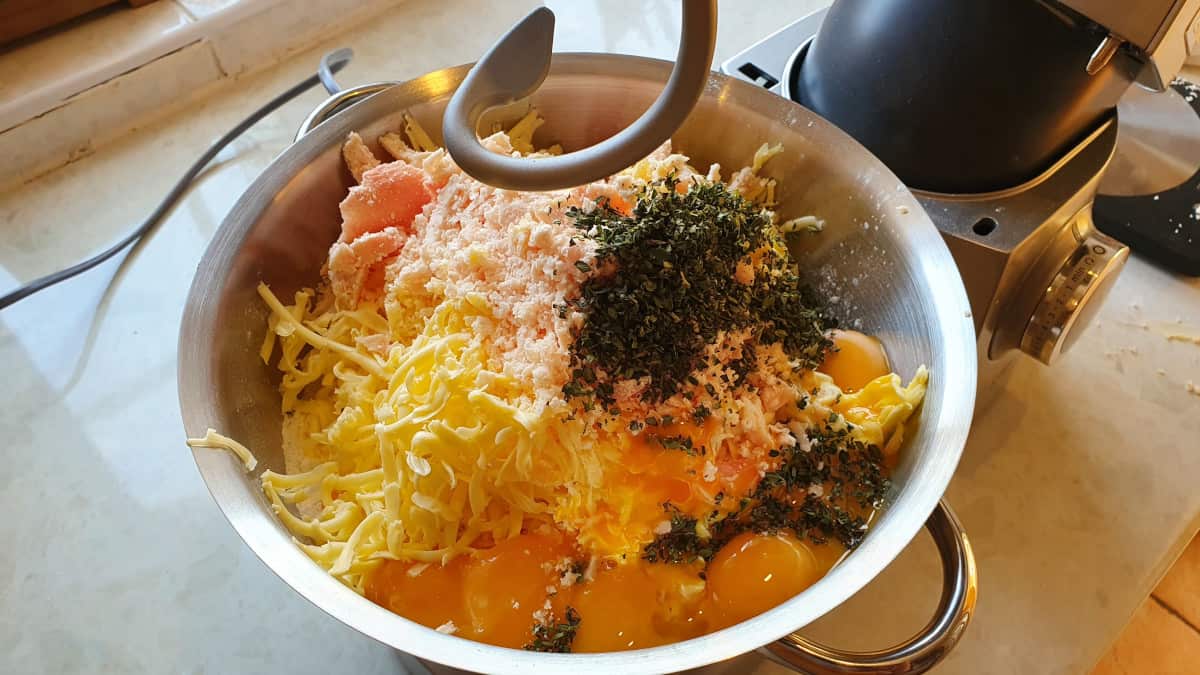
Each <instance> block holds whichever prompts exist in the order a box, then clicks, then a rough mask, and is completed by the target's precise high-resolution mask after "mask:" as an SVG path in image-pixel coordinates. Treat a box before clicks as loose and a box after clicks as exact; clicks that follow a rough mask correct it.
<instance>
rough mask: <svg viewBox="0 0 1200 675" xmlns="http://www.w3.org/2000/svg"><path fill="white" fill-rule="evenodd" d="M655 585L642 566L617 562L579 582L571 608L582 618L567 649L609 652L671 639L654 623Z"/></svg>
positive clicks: (664, 642)
mask: <svg viewBox="0 0 1200 675" xmlns="http://www.w3.org/2000/svg"><path fill="white" fill-rule="evenodd" d="M658 590H659V589H658V585H657V584H656V583H655V581H654V579H653V578H651V576H650V575H649V574H647V571H646V569H645V567H644V566H643V565H640V564H629V565H618V566H616V567H614V568H613V569H609V570H604V571H603V572H601V573H599V574H597V575H596V578H595V579H594V580H592V581H589V582H587V583H584V584H581V585H580V586H579V587H578V590H577V591H576V594H575V598H574V605H573V606H574V607H575V609H576V610H577V611H578V612H579V616H580V617H587V618H585V619H582V620H581V621H580V624H579V630H578V632H577V633H576V634H575V641H574V642H573V643H572V644H571V651H575V652H611V651H620V650H624V649H641V648H643V647H654V646H656V645H661V644H666V643H668V642H671V638H669V637H667V636H664V635H662V634H661V633H660V632H659V631H658V630H656V629H655V626H654V613H655V608H656V603H657V600H658Z"/></svg>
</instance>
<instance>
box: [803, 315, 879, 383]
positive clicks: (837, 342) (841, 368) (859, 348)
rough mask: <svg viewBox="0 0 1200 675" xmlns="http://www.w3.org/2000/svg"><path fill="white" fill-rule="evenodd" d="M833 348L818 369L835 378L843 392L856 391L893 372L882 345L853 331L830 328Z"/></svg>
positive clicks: (867, 336)
mask: <svg viewBox="0 0 1200 675" xmlns="http://www.w3.org/2000/svg"><path fill="white" fill-rule="evenodd" d="M829 339H830V340H832V341H833V347H834V348H833V349H832V350H830V351H829V353H828V354H826V355H825V360H824V361H823V362H822V363H821V365H820V367H818V368H817V370H819V371H820V372H822V373H825V374H826V375H828V376H830V377H832V378H833V382H834V384H836V385H837V386H838V387H839V388H841V390H842V391H856V390H858V389H862V388H863V387H865V386H867V384H869V383H870V382H871V380H874V379H875V378H877V377H881V376H883V375H887V374H888V373H890V372H892V369H891V367H890V366H889V365H888V358H887V354H886V353H885V352H884V351H883V344H882V343H880V342H879V340H876V339H875V338H873V337H871V336H869V335H863V334H862V333H859V332H858V331H853V330H834V331H830V333H829Z"/></svg>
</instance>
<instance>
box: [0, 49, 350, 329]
mask: <svg viewBox="0 0 1200 675" xmlns="http://www.w3.org/2000/svg"><path fill="white" fill-rule="evenodd" d="M346 52H347V53H348V52H349V50H346ZM329 61H332V62H327V61H326V60H322V71H324V70H325V68H326V67H327V68H328V70H329V71H332V72H334V73H336V72H338V71H339V70H341V69H342V68H343V67H345V66H346V64H347V63H349V62H350V59H349V57H348V56H347V57H345V58H344V59H336V60H334V59H329ZM325 79H330V81H332V78H328V77H327V74H326V73H325V72H321V73H318V74H316V75H312V76H310V77H308V78H307V79H305V80H304V81H303V82H300V83H299V84H297V85H295V86H293V87H292V88H291V89H288V90H287V91H285V92H283V93H282V94H280V95H279V96H276V97H275V98H273V99H271V101H270V102H269V103H267V104H266V105H264V106H263V107H261V108H259V109H258V110H255V111H254V112H253V113H250V116H249V117H247V118H246V119H244V120H242V121H241V122H240V123H238V125H237V126H235V127H234V128H232V129H230V130H229V131H228V132H227V133H226V134H225V135H224V136H221V137H220V138H218V139H217V141H216V142H215V143H213V144H212V145H211V146H209V148H208V150H205V151H204V154H203V155H200V158H199V159H197V160H196V161H195V163H193V164H192V165H191V166H190V167H188V170H187V172H185V173H184V174H183V177H182V178H180V179H179V181H178V182H177V183H175V186H174V187H172V188H171V191H170V192H168V193H167V196H166V197H165V198H164V199H163V200H162V202H160V203H159V205H158V206H157V207H155V209H154V211H152V212H151V213H150V215H149V216H148V217H147V218H146V220H145V221H143V222H142V224H141V225H139V226H138V227H137V229H135V230H134V231H133V232H130V233H129V234H128V235H126V236H125V238H124V239H122V240H120V241H118V242H117V243H115V244H113V245H112V246H110V247H109V248H107V249H105V250H104V251H101V252H100V253H97V254H96V255H94V256H92V257H90V258H88V259H87V260H84V261H82V262H78V263H75V264H74V265H71V266H70V267H68V268H66V269H63V270H59V271H57V272H54V273H53V274H47V275H46V276H44V277H41V278H38V279H34V280H33V281H30V282H29V283H27V284H25V285H24V286H20V287H18V288H17V289H16V290H14V291H11V292H9V293H6V294H5V295H4V296H0V310H3V309H5V308H7V307H10V306H12V305H15V304H16V303H18V302H20V301H22V300H24V299H25V298H28V297H29V296H31V295H33V294H34V293H37V292H39V291H43V290H45V289H47V288H50V287H51V286H53V285H55V284H57V283H59V282H60V281H66V280H67V279H70V278H71V277H74V276H76V275H79V274H82V273H84V272H86V271H88V270H90V269H92V268H93V267H96V266H97V265H99V264H100V263H103V262H104V261H106V260H108V259H109V258H112V257H113V256H115V255H116V254H118V253H120V252H121V251H122V250H124V249H125V248H126V247H128V246H129V245H130V244H133V243H135V242H137V241H138V240H140V239H142V238H143V237H145V236H146V235H148V234H150V233H151V232H152V231H153V230H154V228H155V227H156V226H158V224H159V223H160V222H161V221H162V220H163V218H164V217H165V216H166V215H167V213H169V212H170V211H171V209H172V208H173V207H174V206H175V203H176V202H178V201H179V198H180V197H182V196H183V193H185V192H187V189H188V187H189V186H190V185H191V182H192V181H193V180H195V179H196V176H198V175H199V174H200V172H201V171H203V170H204V167H205V166H207V165H208V163H209V162H211V161H212V160H213V158H214V157H216V156H217V153H219V152H221V150H223V149H224V148H225V146H227V145H229V144H230V143H232V142H233V141H234V139H236V138H237V137H238V136H241V135H242V134H243V133H245V132H246V131H247V130H248V129H250V127H252V126H254V125H255V124H257V123H258V122H259V121H260V120H262V118H264V117H266V116H267V115H269V114H271V113H272V112H275V110H276V109H278V108H279V107H280V106H282V105H283V104H285V103H287V102H288V101H291V100H292V99H294V98H296V97H297V96H299V95H300V94H303V93H304V92H306V91H308V90H309V89H312V88H313V87H315V86H317V85H318V84H322V82H323V80H325Z"/></svg>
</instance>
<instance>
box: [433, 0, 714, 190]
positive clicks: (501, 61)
mask: <svg viewBox="0 0 1200 675" xmlns="http://www.w3.org/2000/svg"><path fill="white" fill-rule="evenodd" d="M682 5H683V25H682V28H681V31H680V39H679V51H678V53H677V54H676V56H675V67H674V69H672V71H671V77H670V79H669V80H668V81H667V84H666V87H665V88H664V89H663V91H662V93H661V94H660V95H659V97H658V99H657V100H656V101H655V102H654V103H653V105H651V106H650V108H649V109H648V110H646V112H644V113H642V116H641V117H639V118H637V119H636V120H635V121H634V122H633V124H630V125H629V126H628V127H626V128H625V129H622V130H621V131H620V132H619V133H617V134H616V135H615V136H613V137H611V138H609V139H607V140H605V141H602V142H600V143H598V144H596V145H593V146H591V147H588V148H584V149H582V150H576V151H574V152H569V153H567V154H564V155H559V156H557V157H540V158H537V159H529V158H521V157H506V156H504V155H501V154H497V153H494V152H491V151H490V150H488V149H487V148H484V147H483V146H482V145H481V144H480V143H479V137H478V135H477V134H476V131H477V128H478V124H479V118H480V117H482V116H483V114H484V112H486V111H487V110H488V109H489V108H493V107H496V106H498V105H504V104H508V103H512V102H514V101H516V100H518V99H521V98H524V97H526V96H529V95H530V94H532V93H533V92H534V91H536V90H537V88H538V87H539V86H540V85H541V84H542V82H543V81H544V80H545V79H546V76H547V75H548V74H549V73H550V59H551V53H552V49H553V43H554V13H553V12H551V11H550V10H549V9H546V8H545V7H539V8H537V9H535V10H533V11H532V12H530V13H529V15H528V16H526V17H525V18H524V19H522V20H521V21H520V23H518V24H517V25H516V26H513V28H512V30H510V31H509V32H508V33H507V34H506V35H505V36H504V37H502V38H500V41H499V42H497V43H496V44H495V45H494V46H493V47H492V48H491V49H490V50H488V52H487V53H486V54H484V55H483V58H481V59H479V62H478V63H476V64H475V67H473V68H472V69H471V71H470V72H469V73H467V77H466V79H464V80H463V82H462V84H460V85H459V86H458V90H457V91H455V92H454V96H453V97H452V98H451V99H450V103H449V104H448V105H447V106H446V114H445V117H444V118H443V120H442V138H443V140H444V141H445V143H446V151H447V152H449V153H450V156H451V157H453V158H454V161H455V162H456V163H457V164H458V166H459V167H460V168H462V170H463V171H465V172H467V173H468V174H470V175H471V176H472V177H474V178H475V179H477V180H479V181H480V182H483V183H487V184H489V185H493V186H496V187H500V188H505V189H509V190H557V189H561V188H568V187H573V186H576V185H583V184H584V183H590V182H592V181H594V180H599V179H601V178H604V177H606V176H610V175H612V174H615V173H617V172H619V171H621V170H622V169H625V168H626V167H629V166H632V165H633V164H635V163H636V162H637V161H638V160H640V159H642V158H643V157H645V156H646V155H649V154H650V153H651V152H653V151H654V149H655V148H657V147H658V146H659V145H662V143H663V142H664V141H666V140H667V139H669V138H670V137H671V135H672V134H674V133H675V130H676V129H678V128H679V126H680V125H681V124H683V121H684V120H685V119H686V118H687V116H688V114H689V113H691V111H692V108H693V107H694V106H695V105H696V101H698V100H700V95H701V94H702V93H703V92H704V87H705V85H706V84H707V83H708V74H709V71H710V69H711V68H712V58H713V48H714V45H715V43H716V38H717V1H716V0H682ZM612 95H613V96H620V95H621V92H620V91H613V92H612Z"/></svg>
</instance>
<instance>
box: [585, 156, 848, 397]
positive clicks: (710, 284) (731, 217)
mask: <svg viewBox="0 0 1200 675" xmlns="http://www.w3.org/2000/svg"><path fill="white" fill-rule="evenodd" d="M676 185H677V181H676V180H675V179H674V178H667V179H664V180H662V181H657V182H654V183H651V184H649V185H647V186H646V187H645V188H644V189H643V190H642V192H641V193H640V194H639V195H638V198H637V203H636V205H635V206H634V208H633V213H632V215H629V216H626V215H624V214H622V213H620V212H619V211H616V210H615V209H613V208H612V207H611V206H610V205H609V204H608V202H607V201H606V200H604V199H601V200H598V201H597V204H596V208H594V209H592V210H590V211H587V212H585V211H584V210H582V209H571V210H569V211H568V215H569V216H570V217H571V218H573V219H574V221H575V227H576V228H577V229H578V231H579V232H580V233H581V235H582V236H586V237H588V238H590V239H592V240H593V241H595V242H596V257H595V262H594V264H592V265H587V264H584V266H586V267H587V268H588V269H589V270H591V269H611V270H612V272H611V273H605V274H596V275H593V276H590V277H588V278H587V279H586V280H585V281H584V282H583V285H582V286H581V288H580V292H579V295H578V296H577V297H574V298H571V299H568V301H567V302H568V303H569V304H570V305H571V306H572V307H573V308H574V309H576V310H577V311H579V312H581V313H582V314H583V315H584V321H583V323H582V325H581V326H580V327H579V328H577V329H576V330H575V336H574V337H575V339H574V341H573V344H572V346H571V356H572V361H573V363H574V364H575V365H576V368H577V369H578V368H579V367H580V366H582V365H586V366H588V367H589V368H591V369H592V370H593V371H594V372H595V374H596V376H597V380H596V381H582V380H580V379H579V378H576V379H574V380H572V383H573V384H576V385H578V386H576V387H574V388H572V389H570V390H567V389H565V388H564V394H566V395H567V396H568V397H582V396H590V397H595V398H598V399H600V400H601V401H602V402H604V403H605V404H607V403H608V402H609V401H608V400H607V397H609V396H611V388H610V389H609V390H608V391H603V390H601V389H600V388H599V386H598V383H597V382H598V381H609V382H615V381H619V380H625V379H639V378H643V377H644V378H648V379H649V384H648V386H647V388H646V390H645V391H644V392H643V394H642V397H643V398H644V399H646V400H648V401H649V402H658V401H661V400H663V399H665V398H668V397H670V396H672V395H674V394H675V393H677V392H678V391H680V389H681V388H683V387H684V386H688V385H690V386H696V383H697V380H696V379H695V377H694V376H693V372H694V371H695V370H696V369H697V367H698V366H700V365H701V362H702V356H703V354H704V351H705V348H706V347H707V346H708V345H709V344H711V343H713V342H714V341H715V340H716V338H717V336H718V334H719V333H721V332H722V331H733V330H739V329H746V328H748V329H750V330H751V332H752V338H753V341H754V342H756V343H759V344H775V343H780V344H782V345H783V347H784V350H785V351H786V352H787V354H788V355H789V356H790V357H791V358H792V359H794V360H797V361H799V362H800V363H801V364H802V365H804V366H806V367H809V368H811V367H815V366H816V365H818V364H819V363H820V361H821V359H822V358H823V356H824V354H825V352H826V350H827V349H829V347H830V342H829V340H828V339H827V338H826V337H825V334H824V332H825V330H826V329H827V328H829V327H831V326H832V321H830V320H829V319H827V318H826V317H824V316H823V315H822V314H821V313H820V312H819V311H818V310H817V309H816V306H815V305H816V303H815V302H814V301H813V298H812V297H811V294H810V293H809V292H808V291H807V290H806V289H805V288H804V287H803V286H802V284H801V282H800V278H799V275H798V273H797V270H796V266H795V264H794V263H793V261H792V260H791V258H790V256H789V255H788V252H787V247H786V245H784V243H783V239H782V235H781V234H780V232H779V231H778V229H777V228H776V227H775V225H774V224H773V223H772V217H771V215H770V213H769V212H767V211H765V210H763V209H762V208H760V207H758V206H756V205H754V204H752V203H751V202H749V201H747V200H746V199H744V198H742V197H741V195H739V194H737V193H736V192H733V191H731V190H729V189H728V188H727V187H726V186H724V185H722V184H720V183H709V182H703V181H698V182H696V183H694V184H693V185H691V187H690V188H689V189H688V190H687V191H686V192H683V193H680V192H679V191H677V190H676ZM751 254H754V255H755V259H756V262H757V265H758V269H757V270H756V273H755V274H754V279H753V281H751V282H750V283H742V282H739V281H738V279H737V278H736V271H737V269H738V266H739V265H745V264H747V261H748V260H749V256H750V255H751ZM580 269H581V270H582V269H584V267H583V266H581V267H580ZM744 351H745V353H744V354H743V355H742V358H741V359H739V360H738V361H737V363H736V364H734V365H733V370H734V373H735V375H736V380H737V381H736V382H733V383H732V384H733V385H734V386H738V385H740V384H741V383H742V382H741V381H742V380H743V379H744V376H745V375H746V374H747V373H748V372H750V371H751V370H753V369H754V367H755V366H756V363H755V362H754V350H753V349H746V350H744ZM705 389H706V390H707V391H709V395H712V396H715V395H716V394H715V391H714V388H713V387H711V385H709V386H706V387H705ZM581 390H582V391H583V392H585V393H583V394H581V393H580V391H581Z"/></svg>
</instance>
